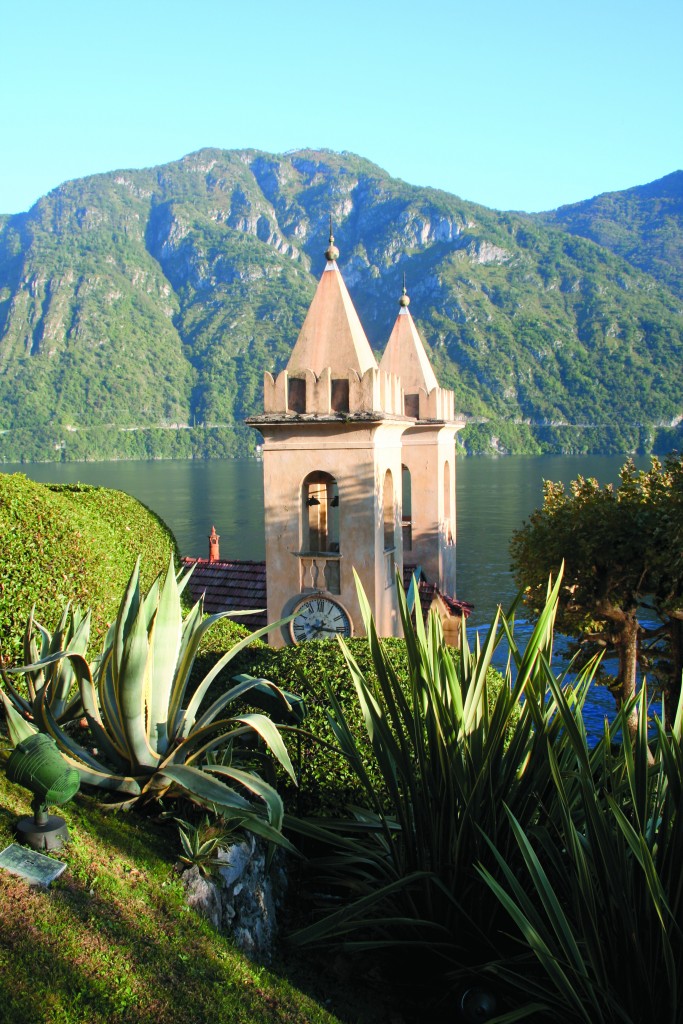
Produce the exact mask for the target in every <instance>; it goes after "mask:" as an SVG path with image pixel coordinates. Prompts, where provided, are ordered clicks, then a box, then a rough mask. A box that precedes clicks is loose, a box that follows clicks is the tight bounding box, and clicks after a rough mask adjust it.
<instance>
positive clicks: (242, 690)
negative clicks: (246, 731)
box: [192, 675, 291, 732]
mask: <svg viewBox="0 0 683 1024" xmlns="http://www.w3.org/2000/svg"><path fill="white" fill-rule="evenodd" d="M233 680H234V683H235V685H234V686H231V687H230V689H228V690H226V691H225V692H224V693H222V694H221V695H220V697H217V698H216V700H215V701H214V702H213V704H211V705H210V706H209V707H208V708H207V709H206V711H205V712H204V713H203V714H202V715H201V717H200V718H198V719H197V721H196V722H195V724H194V726H193V729H192V732H195V731H196V730H198V729H204V728H205V727H206V726H207V725H210V724H211V722H212V721H213V720H214V719H215V718H216V715H218V714H220V712H221V711H222V710H223V708H225V707H227V705H228V704H234V703H235V701H239V700H241V699H242V698H243V697H245V696H246V695H247V694H248V693H249V690H252V689H253V688H254V687H255V686H256V685H258V684H261V685H265V686H267V687H269V689H271V690H272V691H273V693H274V694H275V695H276V696H278V697H280V698H281V700H282V706H283V708H291V705H290V704H289V702H288V700H287V698H286V697H285V695H284V694H283V692H282V690H281V689H280V687H279V686H277V685H276V684H275V683H271V682H270V680H268V679H260V678H257V677H256V676H248V675H239V676H233Z"/></svg>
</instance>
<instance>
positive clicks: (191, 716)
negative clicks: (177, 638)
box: [176, 612, 292, 737]
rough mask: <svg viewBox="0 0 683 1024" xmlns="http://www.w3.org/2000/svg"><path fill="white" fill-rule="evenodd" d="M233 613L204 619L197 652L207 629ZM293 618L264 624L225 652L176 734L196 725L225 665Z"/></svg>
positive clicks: (195, 640) (196, 642)
mask: <svg viewBox="0 0 683 1024" xmlns="http://www.w3.org/2000/svg"><path fill="white" fill-rule="evenodd" d="M232 614H233V613H232V612H218V613H217V614H216V615H210V616H209V617H208V618H207V619H205V620H204V622H202V624H201V626H200V627H199V628H198V629H197V632H196V634H195V637H194V638H193V640H192V643H193V644H194V646H195V653H196V650H197V648H198V647H199V642H200V639H201V637H202V636H203V635H204V633H205V632H206V630H207V629H210V628H211V626H212V625H213V624H214V623H215V622H218V621H219V620H220V619H225V618H229V617H230V616H231V615H232ZM291 618H292V616H291V615H290V616H289V617H288V618H284V619H278V621H277V622H274V623H272V624H271V625H269V626H263V627H262V628H261V629H257V630H256V631H255V632H254V633H250V634H249V636H246V637H244V638H243V639H242V640H240V641H239V642H238V643H236V644H235V645H234V647H231V648H230V650H229V651H226V652H225V654H224V655H223V657H222V658H220V659H219V660H218V661H217V662H216V664H215V665H214V666H213V668H212V669H211V671H210V672H208V673H207V675H205V676H204V678H203V679H202V681H201V683H200V684H199V686H198V687H197V689H196V690H195V692H194V693H193V695H192V699H191V700H190V702H189V704H188V706H187V709H186V711H185V712H184V713H183V714H182V715H181V716H180V719H179V724H178V726H177V730H176V735H178V736H180V737H186V736H188V735H189V733H190V732H191V730H192V729H193V727H194V724H195V719H196V717H197V712H198V711H199V707H200V705H201V702H202V701H203V699H204V696H205V694H206V691H207V690H208V689H209V687H210V686H211V683H212V682H213V681H214V679H215V678H216V676H217V675H218V674H219V673H220V672H222V670H223V669H224V668H225V666H226V665H227V664H228V663H229V662H230V661H232V659H233V658H234V657H235V656H236V655H237V654H239V652H240V651H242V650H244V648H245V647H248V646H249V644H250V643H253V641H254V640H258V639H259V637H262V636H265V635H266V633H268V632H270V630H271V629H279V628H280V626H283V625H284V624H285V623H286V622H289V621H290V620H291ZM192 660H193V661H194V655H193V657H192Z"/></svg>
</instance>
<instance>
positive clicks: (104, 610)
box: [0, 473, 177, 662]
mask: <svg viewBox="0 0 683 1024" xmlns="http://www.w3.org/2000/svg"><path fill="white" fill-rule="evenodd" d="M0 537H2V540H3V553H2V559H1V560H0V651H1V652H2V655H3V657H5V658H7V659H9V660H10V661H11V662H13V661H16V660H17V659H19V658H20V656H21V638H22V636H23V633H24V627H25V625H26V621H27V619H28V616H29V614H30V612H31V608H32V606H33V605H34V604H35V608H36V617H37V618H38V619H39V620H40V621H41V622H44V623H45V625H46V626H47V627H48V628H49V629H51V630H52V629H54V628H55V627H56V625H57V623H58V622H59V620H60V617H61V614H62V611H63V607H64V605H65V604H66V603H67V602H68V601H71V602H72V603H73V604H76V605H79V606H81V607H82V608H85V607H88V608H91V609H92V612H93V622H92V641H91V642H92V643H93V645H94V646H95V647H99V645H100V642H101V640H102V639H103V637H104V634H105V632H106V629H107V625H108V623H109V621H110V620H111V619H112V618H113V617H114V616H115V614H116V610H117V608H118V601H119V595H120V593H121V592H122V591H123V590H124V589H125V586H126V583H127V581H128V577H129V576H130V574H131V571H132V569H133V566H134V565H135V560H136V558H137V556H138V554H139V553H140V552H142V553H143V563H144V580H145V582H146V584H147V585H149V584H150V583H151V581H152V579H153V578H154V577H155V576H156V575H157V574H158V573H159V572H161V571H163V570H164V569H165V568H166V566H167V564H168V558H169V555H170V553H171V552H174V553H175V554H176V555H177V551H176V545H175V540H174V539H173V537H172V535H171V533H170V532H169V530H168V529H167V528H166V526H165V525H164V524H163V523H162V522H161V520H160V519H159V518H158V516H156V515H155V514H154V513H153V512H150V511H149V509H147V508H145V506H144V505H141V504H140V502H138V501H136V500H135V499H134V498H131V497H130V496H129V495H127V494H124V493H122V492H120V491H111V490H108V489H107V488H104V487H86V486H84V485H81V484H74V485H71V486H60V487H56V486H49V485H44V484H37V483H34V482H33V481H31V480H27V479H26V477H24V476H21V475H20V474H14V475H8V474H5V473H2V474H0Z"/></svg>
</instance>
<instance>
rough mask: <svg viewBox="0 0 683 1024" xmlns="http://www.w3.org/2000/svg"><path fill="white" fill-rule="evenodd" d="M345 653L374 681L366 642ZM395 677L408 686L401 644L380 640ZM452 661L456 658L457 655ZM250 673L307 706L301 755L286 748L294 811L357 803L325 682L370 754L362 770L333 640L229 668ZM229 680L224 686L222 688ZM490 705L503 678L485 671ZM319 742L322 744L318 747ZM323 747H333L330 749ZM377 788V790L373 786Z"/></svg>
mask: <svg viewBox="0 0 683 1024" xmlns="http://www.w3.org/2000/svg"><path fill="white" fill-rule="evenodd" d="M346 643H347V644H348V647H349V650H350V651H351V653H352V655H353V657H354V658H355V660H356V662H357V663H358V666H359V667H360V668H361V670H362V671H363V672H364V673H365V675H366V677H367V678H368V679H369V680H370V679H376V674H375V670H374V666H373V663H372V656H371V654H370V647H369V645H368V642H367V639H366V638H365V637H354V638H352V639H350V640H347V641H346ZM382 644H383V646H384V649H385V650H386V651H387V653H388V654H389V657H390V659H391V663H392V665H393V666H394V669H395V670H396V673H397V675H398V677H399V679H401V680H402V681H404V682H405V684H406V686H408V684H409V674H408V659H407V657H406V647H405V642H404V641H403V640H402V639H398V638H395V637H389V638H385V639H384V640H382ZM455 653H456V657H457V656H458V654H457V652H455ZM238 672H248V673H250V674H251V675H254V676H260V677H263V678H264V679H269V680H271V682H273V683H277V685H278V686H281V687H282V688H283V689H285V690H288V691H290V692H292V693H297V694H300V695H301V696H302V697H304V698H305V701H306V720H305V722H304V725H303V729H304V731H305V733H312V734H313V737H315V738H313V737H310V738H309V737H308V736H307V735H305V736H304V737H303V739H302V742H301V749H300V750H299V748H298V743H297V742H291V743H289V751H290V754H291V756H292V759H293V761H294V763H295V765H296V764H297V762H298V761H299V757H300V762H299V767H300V786H299V792H298V793H293V792H292V791H291V788H288V787H285V793H284V794H283V795H284V796H285V798H286V800H287V802H288V803H289V804H290V806H291V807H292V809H296V810H297V811H298V812H300V813H305V814H332V815H337V814H341V813H343V811H344V808H345V807H346V805H347V804H349V803H356V802H358V800H359V799H360V797H361V795H362V794H361V792H360V791H359V789H358V785H357V780H356V776H355V775H354V773H353V772H352V771H351V770H350V769H349V767H348V765H347V763H346V761H345V760H344V758H343V757H342V755H341V754H340V753H338V752H337V750H336V744H335V740H334V737H333V734H332V730H331V729H330V726H329V723H328V720H327V709H328V707H329V701H328V698H327V693H326V689H325V681H327V682H328V683H329V684H330V686H332V687H333V689H334V692H335V693H336V695H337V697H338V699H339V701H340V703H341V705H342V708H343V709H344V712H345V714H347V715H348V717H349V722H350V724H351V727H352V731H353V733H354V735H355V736H356V737H357V738H358V740H359V744H360V746H361V748H365V749H367V750H368V759H367V761H366V767H369V766H370V764H371V763H372V759H371V757H370V747H369V744H368V741H367V738H366V735H365V729H364V725H363V721H362V717H361V714H360V708H359V705H358V701H357V697H356V691H355V688H354V685H353V681H352V679H351V674H350V672H349V670H348V667H347V665H346V661H345V659H344V655H343V653H342V651H341V648H340V647H339V644H338V643H337V641H336V640H311V641H308V642H307V643H304V644H299V645H297V646H295V647H285V648H283V649H282V650H279V651H276V650H273V648H270V647H260V646H254V647H251V648H248V649H247V650H246V651H245V652H244V653H243V654H241V655H239V656H238V658H237V659H236V660H235V661H234V662H232V663H231V665H230V676H232V675H235V674H237V673H238ZM226 682H227V679H224V680H222V683H223V685H225V684H226ZM489 682H490V683H491V684H492V693H493V699H495V694H497V693H498V690H499V687H500V686H504V685H505V680H504V679H503V677H502V675H501V674H500V673H499V672H497V671H496V670H495V669H493V668H490V669H489ZM319 741H323V742H319ZM325 744H333V745H334V746H335V749H329V748H328V747H327V746H326V745H325ZM377 785H378V787H379V786H380V785H381V783H380V780H379V779H378V780H377Z"/></svg>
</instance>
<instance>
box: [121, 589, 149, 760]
mask: <svg viewBox="0 0 683 1024" xmlns="http://www.w3.org/2000/svg"><path fill="white" fill-rule="evenodd" d="M152 629H154V623H153V625H152ZM152 658H153V646H152V644H150V642H149V638H148V635H147V623H146V620H145V612H144V608H143V607H142V606H141V605H140V606H139V607H138V614H137V615H136V617H135V621H134V622H133V624H132V626H131V629H130V632H129V634H128V636H127V637H126V640H125V643H124V646H123V652H122V657H121V665H120V669H119V678H118V680H117V681H116V682H117V686H116V698H117V702H118V705H119V707H120V713H121V724H122V726H123V733H124V737H125V740H126V746H127V748H128V754H129V757H130V763H131V766H134V767H135V766H138V765H140V766H145V767H148V768H154V767H156V765H157V764H158V762H159V755H158V754H156V752H155V751H154V750H152V748H151V747H150V744H149V740H148V737H147V724H146V720H145V711H146V708H145V696H146V693H147V691H148V685H149V675H150V671H151V665H150V662H151V660H152Z"/></svg>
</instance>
